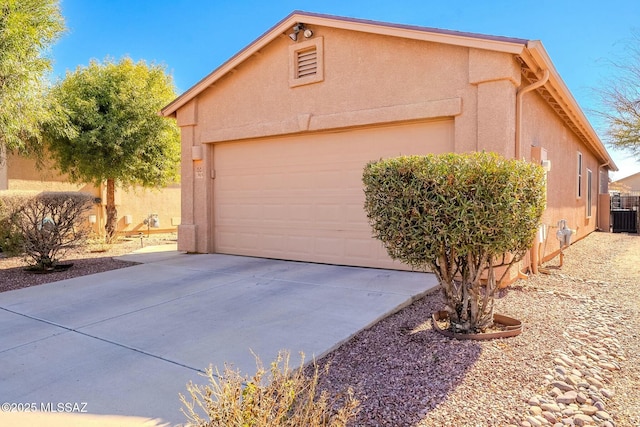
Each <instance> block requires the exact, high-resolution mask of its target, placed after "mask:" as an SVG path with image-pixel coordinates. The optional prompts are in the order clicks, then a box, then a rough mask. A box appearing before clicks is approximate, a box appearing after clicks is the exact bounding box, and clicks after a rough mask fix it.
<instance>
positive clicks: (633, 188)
mask: <svg viewBox="0 0 640 427" xmlns="http://www.w3.org/2000/svg"><path fill="white" fill-rule="evenodd" d="M615 184H622V186H624V188H625V190H626V189H627V188H628V190H627V191H628V192H640V173H636V174H633V175H630V176H628V177H626V178H622V179H619V180H617V181H614V182H612V183H611V185H612V187H614V188H615Z"/></svg>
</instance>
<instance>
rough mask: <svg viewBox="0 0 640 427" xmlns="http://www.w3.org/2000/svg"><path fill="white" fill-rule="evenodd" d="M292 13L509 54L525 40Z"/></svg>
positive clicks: (317, 22) (351, 27)
mask: <svg viewBox="0 0 640 427" xmlns="http://www.w3.org/2000/svg"><path fill="white" fill-rule="evenodd" d="M295 16H296V17H298V20H304V23H305V24H313V25H320V26H326V27H333V28H339V29H342V30H351V31H359V32H364V33H371V34H380V35H385V36H392V37H402V38H407V39H415V40H421V41H430V42H435V43H443V44H449V45H455V46H464V47H472V48H478V49H487V50H494V51H499V52H505V53H512V54H520V53H521V52H522V51H523V50H524V48H525V47H526V42H527V41H526V40H522V39H510V38H506V37H492V36H482V35H480V34H471V33H464V32H457V31H447V30H438V29H435V28H427V27H418V26H411V25H400V24H389V23H386V22H376V21H367V20H362V19H352V18H341V17H332V16H329V15H319V14H311V13H299V14H296V15H295ZM296 22H297V21H296Z"/></svg>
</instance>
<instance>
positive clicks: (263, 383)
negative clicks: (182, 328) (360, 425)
mask: <svg viewBox="0 0 640 427" xmlns="http://www.w3.org/2000/svg"><path fill="white" fill-rule="evenodd" d="M303 361H304V358H303ZM256 365H257V371H256V373H255V375H253V376H252V377H251V378H249V377H248V376H243V375H241V374H240V372H239V371H237V370H233V369H231V368H229V367H228V366H227V367H226V368H225V370H224V373H222V374H221V373H220V372H218V370H217V369H216V371H215V373H214V370H213V368H212V367H209V368H208V369H207V371H206V374H205V376H206V378H207V379H208V381H209V384H207V385H204V386H200V385H194V384H193V383H189V384H188V385H187V390H188V392H189V394H190V396H191V401H190V400H189V399H187V398H186V397H185V396H184V395H182V394H180V400H181V401H182V403H183V405H184V408H183V409H182V412H183V413H184V414H185V415H186V416H187V418H188V420H189V425H192V426H194V427H235V426H237V427H284V426H288V427H320V426H323V427H344V426H346V424H347V422H348V421H349V420H350V419H352V418H353V417H354V416H355V415H356V414H357V412H358V405H359V402H358V401H357V400H356V399H355V398H354V397H353V393H352V391H351V390H347V391H346V392H345V394H344V395H343V396H337V397H339V398H340V399H337V397H336V398H335V399H332V398H330V396H329V395H328V394H327V393H326V392H324V391H323V392H319V391H318V381H319V369H318V366H317V365H315V364H314V365H313V367H314V368H315V369H314V374H313V375H312V376H311V377H309V376H307V375H305V371H304V366H303V364H302V363H301V364H300V367H298V368H297V369H292V368H290V367H289V353H288V352H287V351H281V352H280V353H279V354H278V356H277V358H276V360H274V361H273V362H272V363H271V368H270V370H269V372H267V371H266V370H265V368H264V367H263V365H262V363H261V362H260V359H259V358H258V357H256ZM202 412H204V415H203V414H202Z"/></svg>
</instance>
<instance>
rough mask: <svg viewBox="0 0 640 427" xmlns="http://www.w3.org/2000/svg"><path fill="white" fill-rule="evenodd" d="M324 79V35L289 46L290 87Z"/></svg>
mask: <svg viewBox="0 0 640 427" xmlns="http://www.w3.org/2000/svg"><path fill="white" fill-rule="evenodd" d="M323 80H324V43H323V38H322V37H314V38H312V39H311V40H305V41H303V42H298V43H293V44H291V45H290V46H289V87H298V86H303V85H308V84H312V83H318V82H321V81H323Z"/></svg>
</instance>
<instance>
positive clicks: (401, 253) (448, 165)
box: [363, 153, 545, 332]
mask: <svg viewBox="0 0 640 427" xmlns="http://www.w3.org/2000/svg"><path fill="white" fill-rule="evenodd" d="M363 182H364V192H365V210H366V212H367V215H368V217H369V220H370V223H371V226H372V227H373V234H374V236H375V237H376V238H378V239H380V240H381V241H382V243H383V244H384V246H385V247H386V249H387V251H388V253H389V255H390V256H391V257H392V258H393V259H397V260H400V261H403V262H405V263H407V264H409V265H411V266H412V267H414V268H416V269H422V270H430V271H432V272H433V273H435V274H436V276H437V277H438V280H439V282H440V286H441V289H442V291H443V294H444V298H445V302H446V310H447V311H448V312H449V317H450V319H451V328H452V329H453V330H454V331H457V332H478V331H480V330H483V329H484V328H486V327H488V326H491V325H492V324H493V299H494V292H495V290H496V288H497V283H499V282H500V280H502V279H503V278H504V277H505V274H506V272H507V271H508V269H509V267H510V266H511V265H513V264H514V263H515V262H517V261H519V260H520V259H521V257H522V256H523V255H524V254H525V253H526V251H527V250H528V249H529V248H530V247H531V244H532V242H533V239H534V237H535V233H536V229H537V226H538V224H539V221H540V217H541V216H542V212H543V211H544V208H545V191H544V171H543V169H542V168H541V167H540V166H537V165H534V164H532V163H527V162H524V161H518V160H507V159H504V158H502V157H500V156H499V155H497V154H493V153H471V154H453V153H449V154H443V155H426V156H410V157H397V158H392V159H386V160H380V161H375V162H371V163H369V164H367V166H366V167H365V169H364V174H363ZM501 265H504V266H507V268H506V269H505V271H504V274H502V277H501V278H500V279H498V280H496V270H495V269H496V267H498V266H501ZM483 275H484V276H485V278H486V288H485V289H482V286H481V284H482V283H481V280H482V279H483Z"/></svg>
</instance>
